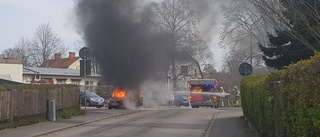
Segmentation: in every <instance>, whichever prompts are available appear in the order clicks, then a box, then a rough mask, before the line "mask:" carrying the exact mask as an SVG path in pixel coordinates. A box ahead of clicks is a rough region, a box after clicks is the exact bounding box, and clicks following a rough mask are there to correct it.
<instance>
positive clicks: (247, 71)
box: [238, 62, 252, 76]
mask: <svg viewBox="0 0 320 137" xmlns="http://www.w3.org/2000/svg"><path fill="white" fill-rule="evenodd" d="M238 70H239V73H240V74H241V75H242V76H249V75H251V74H252V66H251V65H250V64H249V63H246V62H245V63H242V64H241V65H240V66H239V69H238Z"/></svg>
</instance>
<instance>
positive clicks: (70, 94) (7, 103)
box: [0, 87, 80, 121]
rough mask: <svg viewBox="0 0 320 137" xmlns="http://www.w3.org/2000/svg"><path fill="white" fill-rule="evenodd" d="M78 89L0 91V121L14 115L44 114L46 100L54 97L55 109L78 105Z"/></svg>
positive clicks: (11, 117) (45, 111)
mask: <svg viewBox="0 0 320 137" xmlns="http://www.w3.org/2000/svg"><path fill="white" fill-rule="evenodd" d="M79 94H80V93H79V89H78V88H77V87H64V88H56V89H52V90H23V91H0V121H4V120H12V119H13V118H14V117H21V116H30V115H40V114H46V113H47V108H48V103H47V102H48V100H50V99H55V101H56V110H60V109H64V108H70V107H77V106H78V107H79Z"/></svg>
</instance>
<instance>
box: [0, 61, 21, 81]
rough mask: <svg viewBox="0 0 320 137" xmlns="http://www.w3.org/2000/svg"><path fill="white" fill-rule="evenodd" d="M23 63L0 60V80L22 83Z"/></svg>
mask: <svg viewBox="0 0 320 137" xmlns="http://www.w3.org/2000/svg"><path fill="white" fill-rule="evenodd" d="M22 67H23V65H22V61H21V60H12V59H0V70H1V71H0V79H4V80H8V81H14V82H19V83H22Z"/></svg>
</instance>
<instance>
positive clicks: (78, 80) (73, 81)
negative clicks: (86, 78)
mask: <svg viewBox="0 0 320 137" xmlns="http://www.w3.org/2000/svg"><path fill="white" fill-rule="evenodd" d="M80 81H81V79H71V84H74V85H80Z"/></svg>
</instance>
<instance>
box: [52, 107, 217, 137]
mask: <svg viewBox="0 0 320 137" xmlns="http://www.w3.org/2000/svg"><path fill="white" fill-rule="evenodd" d="M110 111H113V110H110ZM215 112H217V110H216V109H210V108H200V109H191V108H187V107H182V108H164V109H161V110H141V111H140V112H139V113H134V114H130V115H126V116H120V117H115V118H112V119H105V120H101V121H97V122H93V123H89V124H86V125H83V126H79V127H76V128H71V129H68V130H64V131H61V132H57V133H53V134H49V135H47V136H48V137H56V136H59V137H70V136H90V137H106V136H110V137H132V136H137V137H151V136H152V137H168V136H174V137H201V136H204V134H205V133H206V130H207V128H208V125H209V123H210V120H211V119H212V117H213V115H214V113H215Z"/></svg>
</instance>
